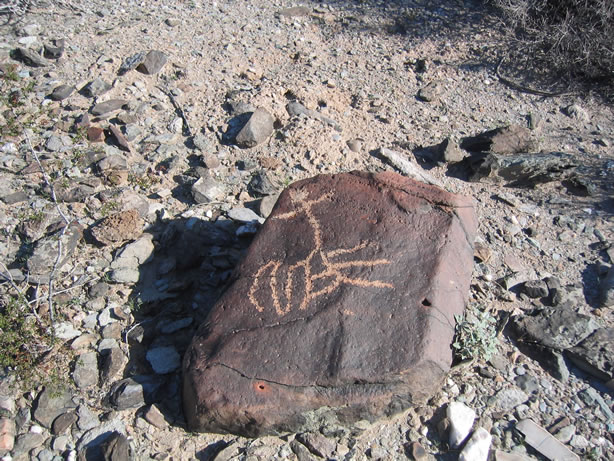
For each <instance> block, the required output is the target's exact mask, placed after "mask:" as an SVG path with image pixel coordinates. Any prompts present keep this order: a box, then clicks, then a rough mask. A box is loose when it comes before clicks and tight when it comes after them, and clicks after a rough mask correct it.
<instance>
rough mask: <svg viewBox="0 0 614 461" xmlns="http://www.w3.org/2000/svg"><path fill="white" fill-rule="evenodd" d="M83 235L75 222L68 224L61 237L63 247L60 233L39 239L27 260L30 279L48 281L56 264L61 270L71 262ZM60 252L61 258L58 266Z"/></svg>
mask: <svg viewBox="0 0 614 461" xmlns="http://www.w3.org/2000/svg"><path fill="white" fill-rule="evenodd" d="M82 237H83V229H81V226H80V225H79V224H77V223H73V224H71V225H70V226H68V228H67V229H66V231H65V232H64V235H62V236H61V237H60V240H61V243H62V245H61V248H60V247H59V245H58V233H56V234H54V235H50V236H48V237H43V238H42V239H40V240H38V241H37V242H36V243H35V246H34V252H33V254H32V256H31V257H30V258H28V261H27V262H26V265H27V267H28V271H29V272H30V280H32V281H37V282H39V283H48V280H49V274H50V273H51V271H52V269H53V267H54V266H55V267H56V270H60V269H62V267H64V265H65V264H67V263H68V262H69V260H70V258H71V256H72V253H73V252H74V250H75V248H76V247H77V245H78V244H79V242H80V241H81V238H82ZM60 250H61V251H60ZM58 254H59V256H60V258H59V262H58V263H57V266H56V261H57V260H58Z"/></svg>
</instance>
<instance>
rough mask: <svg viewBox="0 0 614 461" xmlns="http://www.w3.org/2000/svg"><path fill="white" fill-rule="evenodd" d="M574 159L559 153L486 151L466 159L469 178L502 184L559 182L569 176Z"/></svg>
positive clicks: (575, 165)
mask: <svg viewBox="0 0 614 461" xmlns="http://www.w3.org/2000/svg"><path fill="white" fill-rule="evenodd" d="M577 166H578V161H577V159H576V157H575V156H573V155H571V154H566V153H563V152H550V153H539V154H513V155H501V154H492V153H490V154H486V155H485V156H479V155H478V156H474V157H472V158H471V159H470V167H471V170H472V174H471V176H470V178H469V179H470V180H471V181H488V182H492V183H495V184H496V183H505V184H506V185H509V186H513V187H518V186H535V185H536V184H542V183H547V182H552V181H561V180H564V179H567V178H569V177H570V176H572V175H573V173H574V170H575V168H576V167H577Z"/></svg>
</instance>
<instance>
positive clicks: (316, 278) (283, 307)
mask: <svg viewBox="0 0 614 461" xmlns="http://www.w3.org/2000/svg"><path fill="white" fill-rule="evenodd" d="M476 225H477V223H476V217H475V210H474V205H473V201H472V200H471V199H469V198H466V197H462V196H458V195H454V194H450V193H447V192H445V191H443V190H441V189H439V188H437V187H434V186H429V185H426V184H424V183H420V182H417V181H414V180H411V179H409V178H405V177H403V176H400V175H398V174H395V173H380V174H370V173H360V172H353V173H347V174H339V175H321V176H316V177H314V178H311V179H307V180H304V181H299V182H297V183H295V184H293V185H291V186H290V187H289V188H287V189H286V190H285V191H284V192H283V193H282V194H281V196H280V198H279V200H278V202H277V204H276V205H275V208H274V209H273V212H272V213H271V215H270V216H269V218H268V219H267V221H266V222H265V223H264V225H263V226H262V228H261V230H260V232H259V233H258V235H257V236H256V238H255V239H254V241H253V243H252V245H251V246H250V248H249V249H248V251H247V254H246V256H245V258H244V260H243V261H242V262H241V263H240V264H239V265H238V267H237V268H236V270H235V273H234V275H233V280H232V285H231V286H230V287H229V289H228V290H227V291H226V292H225V294H224V295H223V296H222V297H221V298H220V300H219V301H218V302H217V304H216V305H215V306H214V307H213V309H212V311H211V312H210V314H209V316H208V318H207V321H206V322H205V323H204V324H203V325H201V327H200V328H199V330H198V331H197V333H196V335H195V337H194V339H193V342H192V344H191V346H190V348H189V349H188V351H187V352H186V354H185V357H184V363H183V371H184V392H183V398H184V411H185V415H186V417H187V420H188V423H189V427H190V430H192V431H208V432H231V433H236V434H241V435H246V436H250V437H255V436H260V435H265V434H279V433H285V432H298V431H309V430H316V429H317V428H319V427H320V426H321V425H323V424H326V425H330V426H334V425H337V424H341V425H346V426H349V425H351V424H352V423H353V422H356V421H359V420H365V419H366V420H371V421H373V420H375V419H377V418H380V417H384V416H389V415H392V414H395V413H398V412H400V411H403V410H404V409H406V408H408V407H410V406H412V405H413V404H414V403H415V402H419V401H424V400H425V399H427V398H428V397H429V396H431V395H432V394H433V393H435V392H436V391H437V390H438V389H439V387H440V383H441V381H442V379H443V377H444V376H445V374H446V372H447V371H448V369H449V367H450V364H451V361H452V352H451V347H450V343H451V341H452V337H453V335H454V315H455V314H460V313H462V312H463V309H464V305H465V301H466V296H467V292H468V288H469V282H470V280H471V272H472V268H473V240H474V236H475V230H476Z"/></svg>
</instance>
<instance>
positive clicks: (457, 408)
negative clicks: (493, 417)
mask: <svg viewBox="0 0 614 461" xmlns="http://www.w3.org/2000/svg"><path fill="white" fill-rule="evenodd" d="M447 416H448V421H450V446H451V447H453V448H457V447H459V446H460V445H461V444H462V443H463V441H464V440H465V438H467V436H468V435H469V432H471V427H472V426H473V420H474V419H475V411H473V410H472V409H471V408H469V407H468V406H466V405H465V404H463V403H461V402H451V403H450V404H449V405H448V409H447Z"/></svg>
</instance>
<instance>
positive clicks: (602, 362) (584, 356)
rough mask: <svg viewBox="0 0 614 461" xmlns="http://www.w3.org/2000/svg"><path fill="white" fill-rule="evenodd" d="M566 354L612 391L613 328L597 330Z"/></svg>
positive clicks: (613, 364)
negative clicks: (607, 384) (606, 384)
mask: <svg viewBox="0 0 614 461" xmlns="http://www.w3.org/2000/svg"><path fill="white" fill-rule="evenodd" d="M566 354H567V356H568V357H569V358H570V359H571V360H572V361H573V363H575V364H576V365H577V366H578V367H579V368H580V369H582V370H584V371H586V372H588V373H590V374H591V375H593V376H596V377H597V378H599V379H601V380H603V381H606V382H607V383H609V386H610V388H612V389H614V328H599V329H598V330H596V331H595V332H594V333H592V334H591V335H590V336H588V337H587V338H586V339H584V340H583V341H582V342H580V343H579V344H578V345H577V346H575V347H572V348H571V349H569V350H567V351H566Z"/></svg>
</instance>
